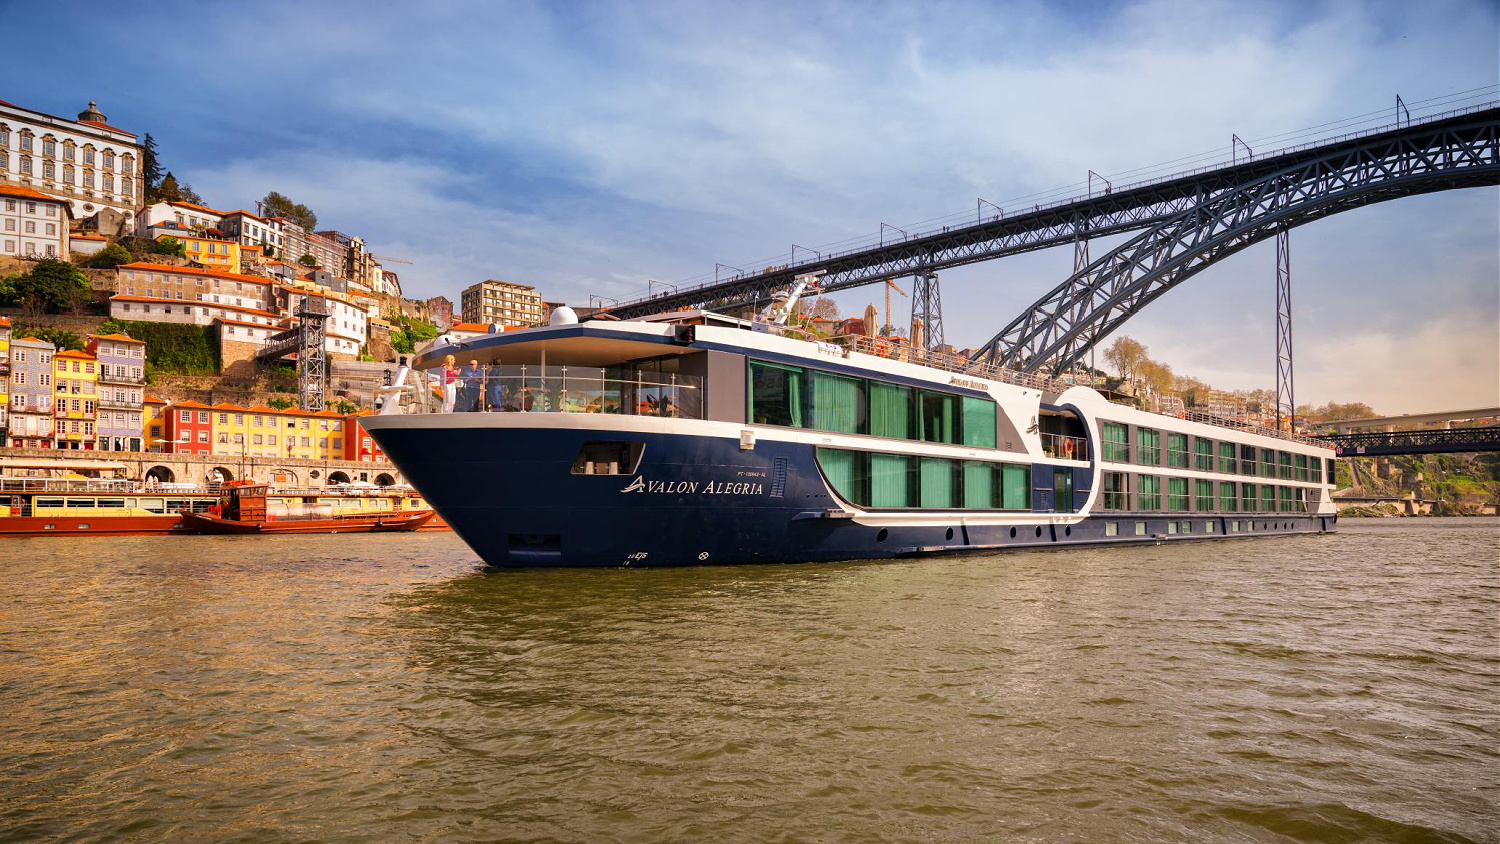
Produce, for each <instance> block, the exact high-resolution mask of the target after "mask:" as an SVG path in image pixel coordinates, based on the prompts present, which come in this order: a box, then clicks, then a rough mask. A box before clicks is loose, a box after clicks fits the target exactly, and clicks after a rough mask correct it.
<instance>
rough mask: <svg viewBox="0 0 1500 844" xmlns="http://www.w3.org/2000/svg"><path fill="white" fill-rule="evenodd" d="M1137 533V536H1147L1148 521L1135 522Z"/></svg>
mask: <svg viewBox="0 0 1500 844" xmlns="http://www.w3.org/2000/svg"><path fill="white" fill-rule="evenodd" d="M1135 535H1136V536H1145V535H1146V523H1145V522H1136V523H1135Z"/></svg>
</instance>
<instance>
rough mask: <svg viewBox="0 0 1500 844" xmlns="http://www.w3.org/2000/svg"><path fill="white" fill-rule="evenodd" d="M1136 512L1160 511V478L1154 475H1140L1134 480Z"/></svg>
mask: <svg viewBox="0 0 1500 844" xmlns="http://www.w3.org/2000/svg"><path fill="white" fill-rule="evenodd" d="M1135 503H1136V509H1137V510H1160V509H1161V478H1158V477H1157V476H1155V475H1140V476H1139V477H1138V478H1137V479H1136V497H1135Z"/></svg>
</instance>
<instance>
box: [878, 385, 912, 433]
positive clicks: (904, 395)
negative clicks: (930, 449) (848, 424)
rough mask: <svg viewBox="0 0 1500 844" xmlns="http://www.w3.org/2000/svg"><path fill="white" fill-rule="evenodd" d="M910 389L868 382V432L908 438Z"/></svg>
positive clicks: (910, 410)
mask: <svg viewBox="0 0 1500 844" xmlns="http://www.w3.org/2000/svg"><path fill="white" fill-rule="evenodd" d="M911 417H912V389H911V388H910V387H902V386H899V385H897V384H883V383H881V382H879V381H871V382H870V433H871V434H874V435H875V436H877V437H894V438H896V439H901V440H909V439H911V438H912V436H911Z"/></svg>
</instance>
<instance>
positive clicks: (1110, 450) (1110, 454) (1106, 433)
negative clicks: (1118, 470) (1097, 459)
mask: <svg viewBox="0 0 1500 844" xmlns="http://www.w3.org/2000/svg"><path fill="white" fill-rule="evenodd" d="M1127 435H1128V429H1127V428H1126V427H1125V426H1124V425H1121V424H1120V423H1118V422H1105V423H1104V430H1103V431H1102V436H1103V437H1104V459H1105V460H1112V461H1114V462H1116V463H1126V462H1129V460H1130V445H1129V440H1128V439H1127Z"/></svg>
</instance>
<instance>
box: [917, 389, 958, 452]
mask: <svg viewBox="0 0 1500 844" xmlns="http://www.w3.org/2000/svg"><path fill="white" fill-rule="evenodd" d="M958 399H959V397H958V396H955V395H952V394H950V393H934V392H930V391H928V390H919V391H918V402H919V404H918V407H920V408H921V416H920V418H919V419H918V421H919V422H920V423H921V428H922V430H921V431H920V434H921V439H922V441H923V442H930V443H957V442H958V419H959V411H958Z"/></svg>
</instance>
